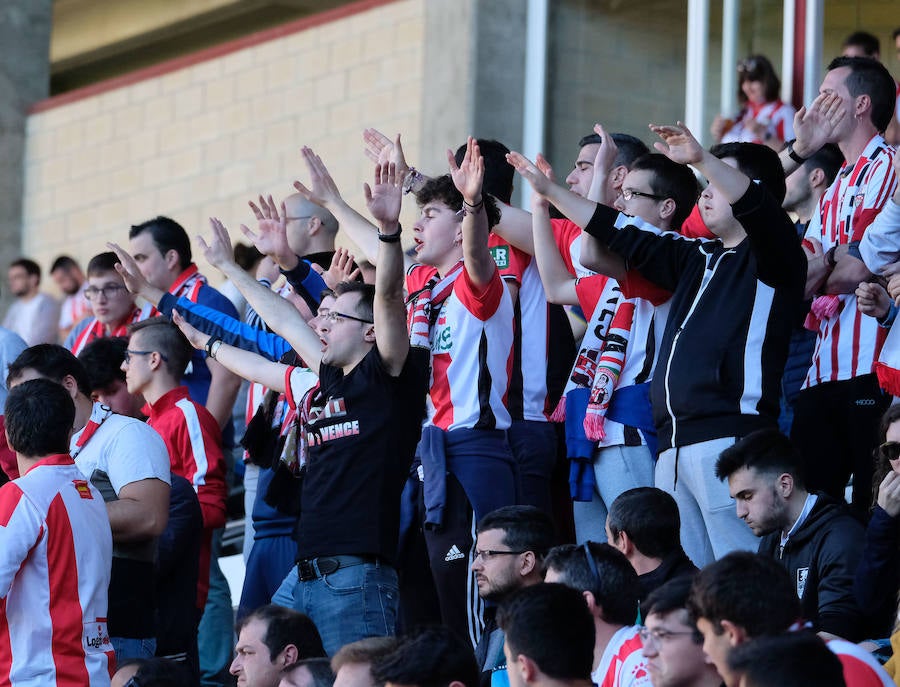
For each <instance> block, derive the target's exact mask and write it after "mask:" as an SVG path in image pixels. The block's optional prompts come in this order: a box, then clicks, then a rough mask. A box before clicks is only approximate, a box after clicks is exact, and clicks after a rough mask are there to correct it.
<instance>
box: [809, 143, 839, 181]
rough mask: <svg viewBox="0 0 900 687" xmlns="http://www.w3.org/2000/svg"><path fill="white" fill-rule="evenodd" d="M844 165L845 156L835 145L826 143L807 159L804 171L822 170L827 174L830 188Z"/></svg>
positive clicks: (826, 177) (826, 178)
mask: <svg viewBox="0 0 900 687" xmlns="http://www.w3.org/2000/svg"><path fill="white" fill-rule="evenodd" d="M842 164H844V154H843V153H842V152H841V149H840V148H838V147H837V146H836V145H835V144H834V143H826V144H825V145H823V146H822V147H821V148H819V149H818V150H817V151H816V152H814V153H813V154H812V155H810V156H809V157H808V158H806V162H804V163H803V169H804V170H805V171H806V172H807V173H809V172H812V171H813V170H814V169H821V170H822V171H823V172H824V173H825V185H826V186H830V185H831V182H832V181H834V178H835V177H836V176H837V174H838V172H839V171H840V169H841V165H842Z"/></svg>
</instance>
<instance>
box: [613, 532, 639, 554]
mask: <svg viewBox="0 0 900 687" xmlns="http://www.w3.org/2000/svg"><path fill="white" fill-rule="evenodd" d="M613 546H615V547H616V548H617V549H618V550H619V551H621V552H622V553H623V554H625V557H626V558H627V557H628V556H630V555H632V554H633V553H634V550H635V548H636V547H635V545H634V542H633V541H631V537H629V536H628V532H626V531H625V530H622V531H621V532H619V538H618V539H617V540H616V543H615V544H614V545H613Z"/></svg>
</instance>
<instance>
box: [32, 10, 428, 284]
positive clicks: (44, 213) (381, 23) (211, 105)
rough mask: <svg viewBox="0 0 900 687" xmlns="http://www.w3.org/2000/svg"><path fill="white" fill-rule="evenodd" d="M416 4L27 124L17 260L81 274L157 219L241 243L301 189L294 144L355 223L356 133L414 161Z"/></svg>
mask: <svg viewBox="0 0 900 687" xmlns="http://www.w3.org/2000/svg"><path fill="white" fill-rule="evenodd" d="M425 1H426V0H403V1H399V2H394V3H389V4H386V5H382V6H379V7H376V8H373V9H370V10H368V11H365V12H361V13H359V14H354V15H351V16H349V17H345V18H342V19H338V20H336V21H333V22H331V23H328V24H324V25H320V26H316V27H313V28H310V29H308V30H305V31H301V32H298V33H294V34H291V35H288V36H285V37H282V38H277V39H274V40H270V41H267V42H265V43H261V44H257V45H254V46H252V47H249V48H245V49H241V50H239V51H236V52H232V53H229V54H227V55H224V56H222V57H219V58H216V59H212V60H208V61H205V62H200V63H198V64H195V65H193V66H189V67H186V68H183V69H179V70H177V71H173V72H169V73H167V74H165V75H163V76H159V77H155V78H151V79H147V80H144V81H140V82H138V83H135V84H133V85H130V86H125V87H122V88H118V89H115V90H111V91H107V92H105V93H102V94H100V95H96V96H92V97H89V98H86V99H83V100H79V101H76V102H73V103H70V104H67V105H61V106H59V107H55V108H52V109H48V110H46V111H43V112H39V113H36V114H33V115H32V116H31V117H29V121H28V134H27V137H28V138H27V147H26V161H25V169H26V180H25V187H26V194H25V203H24V205H25V207H24V220H23V222H24V224H23V239H22V241H23V254H25V255H28V256H30V257H32V258H34V259H35V260H37V261H38V262H39V263H40V264H41V265H42V266H44V267H45V268H47V267H49V264H50V261H52V259H53V258H54V257H55V256H56V255H58V254H59V253H63V252H65V253H69V254H71V255H72V256H73V257H75V258H76V259H77V260H79V261H80V262H81V263H82V265H83V266H84V264H86V262H87V260H89V259H90V257H91V256H93V255H95V254H97V253H99V252H102V251H104V250H106V248H105V243H106V242H107V241H111V240H112V241H118V242H127V235H128V234H127V232H128V227H129V226H130V225H131V224H135V223H137V222H141V221H143V220H146V219H149V218H151V217H153V216H155V215H158V214H163V215H168V216H170V217H172V218H174V219H175V220H177V221H178V222H180V223H181V224H182V225H183V226H184V227H185V228H186V229H187V230H188V233H190V234H191V235H194V234H197V233H198V232H206V231H207V229H208V222H207V218H208V217H210V216H217V217H219V218H221V219H222V220H223V221H224V222H225V224H226V226H228V227H229V228H231V229H232V236H233V237H234V238H238V237H239V236H240V234H239V224H240V223H241V222H244V223H249V221H250V220H252V219H253V217H252V214H250V211H249V209H248V207H247V200H248V199H250V198H255V196H256V194H258V193H260V192H268V193H272V194H273V196H274V197H276V198H279V197H283V196H285V195H288V194H290V193H292V192H293V188H292V183H293V181H294V180H295V179H301V180H305V178H306V172H305V167H304V165H303V162H302V159H301V157H300V154H299V149H300V146H301V145H304V144H307V145H310V146H311V147H313V148H314V149H315V150H316V152H318V153H319V154H320V155H321V156H322V158H323V159H324V160H325V162H326V164H328V166H329V167H330V168H331V170H332V171H333V173H334V176H335V179H336V181H337V183H338V185H339V186H340V187H341V189H342V190H343V191H344V195H345V197H347V198H348V200H350V202H351V203H352V204H353V205H354V206H355V207H357V208H358V209H360V210H361V211H363V212H364V211H365V204H364V200H363V194H362V183H363V181H364V180H366V181H368V180H369V179H370V177H371V174H372V166H371V163H369V161H368V159H367V158H365V156H364V155H363V142H362V130H363V128H365V127H366V126H375V127H377V128H379V129H381V130H382V131H385V132H386V133H388V135H393V134H395V133H396V132H398V131H399V132H402V133H403V136H404V147H405V149H406V150H407V153H408V156H409V158H410V159H411V160H412V161H415V160H418V159H420V158H421V154H420V153H421V151H420V147H421V144H420V141H419V138H420V131H421V121H420V118H421V115H420V110H421V100H422V79H423V73H422V72H423V66H422V65H423V38H424V3H425ZM410 205H412V204H411V203H407V207H406V208H405V209H404V224H406V225H407V226H409V224H411V222H412V217H413V213H414V208H412V207H409V206H410ZM195 257H199V259H198V261H197V262H198V264H199V265H200V268H201V270H203V271H206V272H208V273H209V276H210V277H211V278H213V279H214V281H215V280H218V275H216V274H213V272H214V270H212V268H210V267H209V266H208V265H206V264H205V262H204V261H203V259H202V256H195ZM45 288H48V289H50V288H52V284H51V283H50V281H49V280H47V285H46V287H45Z"/></svg>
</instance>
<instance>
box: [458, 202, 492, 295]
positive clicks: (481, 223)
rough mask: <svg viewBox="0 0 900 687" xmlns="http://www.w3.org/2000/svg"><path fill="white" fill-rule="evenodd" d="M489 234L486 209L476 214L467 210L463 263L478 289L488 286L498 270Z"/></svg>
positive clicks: (463, 239)
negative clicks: (492, 253)
mask: <svg viewBox="0 0 900 687" xmlns="http://www.w3.org/2000/svg"><path fill="white" fill-rule="evenodd" d="M463 207H465V206H463ZM489 233H490V232H489V230H488V223H487V213H486V212H485V210H484V207H483V206H482V207H481V208H479V209H478V210H476V211H474V212H473V211H471V210H466V215H465V217H463V220H462V248H463V261H464V264H465V270H466V272H467V273H468V275H469V279H471V280H472V283H473V284H474V285H475V286H476V287H484V286H487V284H488V282H490V280H491V277H493V276H494V272H495V271H496V270H497V263H495V262H494V258H493V256H492V255H491V251H490V250H489V249H488V234H489Z"/></svg>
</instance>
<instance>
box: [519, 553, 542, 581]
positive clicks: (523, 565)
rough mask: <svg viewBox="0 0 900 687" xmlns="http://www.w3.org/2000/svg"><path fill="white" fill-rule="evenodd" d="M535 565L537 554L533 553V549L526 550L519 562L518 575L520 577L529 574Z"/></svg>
mask: <svg viewBox="0 0 900 687" xmlns="http://www.w3.org/2000/svg"><path fill="white" fill-rule="evenodd" d="M537 567H538V560H537V556H535V555H534V551H526V552H525V553H523V554H522V560H521V562H520V564H519V575H521V576H522V577H525V576H526V575H530V574H531V573H533V572H534V570H535V568H537Z"/></svg>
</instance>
